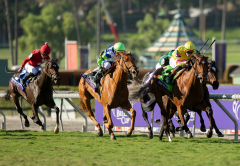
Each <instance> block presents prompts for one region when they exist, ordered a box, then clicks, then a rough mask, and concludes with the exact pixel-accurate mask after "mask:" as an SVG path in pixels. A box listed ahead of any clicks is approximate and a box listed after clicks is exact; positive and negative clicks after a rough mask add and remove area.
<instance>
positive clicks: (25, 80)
mask: <svg viewBox="0 0 240 166" xmlns="http://www.w3.org/2000/svg"><path fill="white" fill-rule="evenodd" d="M33 76H34V74H33V73H29V74H28V75H27V76H26V77H25V78H23V79H22V80H21V83H22V85H23V87H26V82H27V80H28V79H29V78H30V77H33Z"/></svg>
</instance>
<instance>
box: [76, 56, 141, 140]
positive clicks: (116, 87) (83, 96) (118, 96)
mask: <svg viewBox="0 0 240 166" xmlns="http://www.w3.org/2000/svg"><path fill="white" fill-rule="evenodd" d="M117 57H118V58H117V59H116V60H115V61H114V64H113V68H112V69H111V71H110V72H109V73H108V74H107V75H106V76H105V77H104V78H103V79H104V80H103V81H104V84H103V85H101V87H100V89H101V90H102V93H101V97H100V96H99V94H98V93H96V92H95V91H94V90H93V89H92V88H91V86H90V85H89V84H88V83H87V82H86V81H85V80H84V79H83V78H81V79H80V82H79V85H78V89H79V97H80V104H81V106H82V107H83V110H84V111H88V116H89V118H90V119H91V120H92V121H94V122H95V124H96V127H97V128H98V132H97V133H98V135H99V136H102V135H103V132H102V129H101V127H100V124H99V123H98V122H97V120H96V119H95V117H94V114H93V112H92V110H91V106H90V100H91V99H93V98H95V99H96V100H97V101H98V102H100V103H102V105H103V109H104V114H105V115H104V125H105V126H106V128H107V129H108V131H109V135H111V139H113V140H114V139H116V137H115V135H114V134H113V131H112V128H113V122H112V119H111V109H112V108H117V107H122V108H123V109H126V110H128V111H130V112H131V114H132V122H131V126H130V130H129V131H128V132H127V136H130V135H131V134H132V131H133V130H134V123H135V117H136V111H135V110H134V109H133V108H132V106H131V104H130V102H129V101H128V88H127V78H128V74H131V75H132V77H133V78H135V77H137V75H138V68H137V67H136V66H135V59H134V58H133V57H132V55H131V52H127V53H119V54H118V55H117ZM89 72H90V70H88V71H87V72H86V73H89ZM103 81H101V83H103Z"/></svg>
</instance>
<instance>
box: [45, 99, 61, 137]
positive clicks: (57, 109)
mask: <svg viewBox="0 0 240 166" xmlns="http://www.w3.org/2000/svg"><path fill="white" fill-rule="evenodd" d="M45 105H46V106H47V107H50V108H53V109H54V110H55V112H56V127H55V129H54V133H55V134H58V133H59V108H58V107H57V106H56V104H55V102H54V100H53V99H52V100H50V101H48V102H46V103H45Z"/></svg>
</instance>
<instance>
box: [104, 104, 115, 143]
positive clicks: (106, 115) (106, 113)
mask: <svg viewBox="0 0 240 166" xmlns="http://www.w3.org/2000/svg"><path fill="white" fill-rule="evenodd" d="M103 109H104V121H103V124H104V125H105V126H106V128H107V129H108V133H109V135H110V136H111V137H110V139H111V140H116V137H115V135H114V133H113V131H112V129H113V122H112V118H111V109H110V108H109V106H108V105H104V104H103Z"/></svg>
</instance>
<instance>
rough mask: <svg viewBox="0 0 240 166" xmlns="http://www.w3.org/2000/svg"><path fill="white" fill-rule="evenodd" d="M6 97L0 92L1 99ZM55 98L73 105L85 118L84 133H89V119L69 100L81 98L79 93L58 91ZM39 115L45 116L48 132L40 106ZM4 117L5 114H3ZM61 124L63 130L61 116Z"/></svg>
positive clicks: (54, 95) (54, 94)
mask: <svg viewBox="0 0 240 166" xmlns="http://www.w3.org/2000/svg"><path fill="white" fill-rule="evenodd" d="M4 95H5V93H4V92H0V97H3V96H4ZM53 98H60V99H65V100H66V101H67V102H68V103H69V104H70V105H72V107H73V108H74V109H75V110H76V111H78V112H79V113H80V114H81V115H82V116H83V118H84V119H85V122H84V126H83V129H82V130H83V132H87V130H88V123H87V117H86V116H85V114H84V113H83V112H82V111H81V110H80V109H79V108H78V107H77V106H76V105H75V104H74V103H73V102H72V101H71V100H70V99H69V98H79V94H78V92H75V91H56V92H54V93H53ZM61 110H62V104H61V106H60V113H61V112H62V111H61ZM39 113H40V114H41V115H42V116H43V118H44V124H43V125H44V130H46V117H45V115H44V113H43V110H42V108H41V106H40V110H39ZM1 114H2V115H3V116H4V117H5V115H4V113H1ZM20 120H21V116H20ZM4 122H5V126H6V120H5V121H4ZM20 122H21V125H22V121H20ZM60 122H61V129H62V130H63V126H62V124H63V123H62V118H61V115H60ZM22 128H23V129H24V127H23V125H22Z"/></svg>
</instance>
